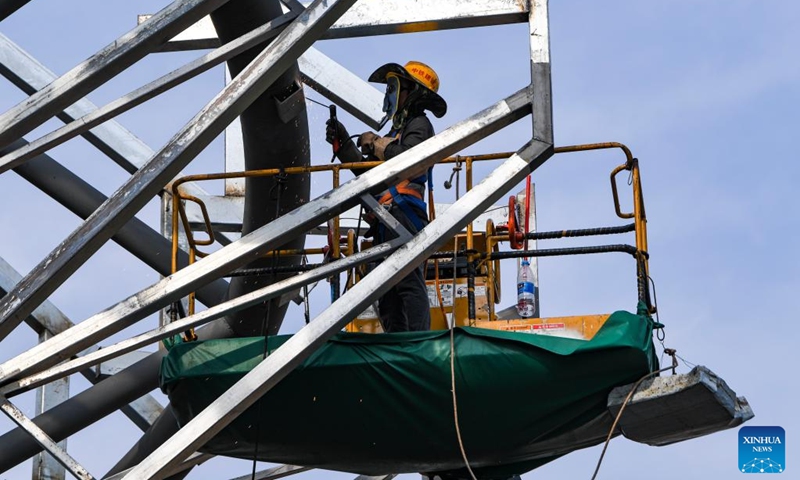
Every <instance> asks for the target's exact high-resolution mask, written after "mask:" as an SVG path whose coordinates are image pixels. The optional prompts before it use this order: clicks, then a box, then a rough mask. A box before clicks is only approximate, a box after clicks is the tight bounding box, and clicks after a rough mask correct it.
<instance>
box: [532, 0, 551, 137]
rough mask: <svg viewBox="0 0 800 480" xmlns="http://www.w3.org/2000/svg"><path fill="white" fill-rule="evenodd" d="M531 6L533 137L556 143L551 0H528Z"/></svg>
mask: <svg viewBox="0 0 800 480" xmlns="http://www.w3.org/2000/svg"><path fill="white" fill-rule="evenodd" d="M528 1H529V2H530V3H531V5H530V19H529V23H528V25H529V27H530V44H531V104H532V108H533V117H532V120H533V139H534V140H539V141H542V142H545V143H550V144H552V143H553V88H552V81H551V78H550V26H549V13H548V10H547V1H548V0H528Z"/></svg>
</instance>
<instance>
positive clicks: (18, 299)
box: [0, 0, 355, 339]
mask: <svg viewBox="0 0 800 480" xmlns="http://www.w3.org/2000/svg"><path fill="white" fill-rule="evenodd" d="M354 2H355V0H317V1H315V2H314V3H313V4H312V5H311V6H309V8H308V9H307V10H306V11H305V12H303V14H301V15H300V16H299V17H298V18H297V19H296V20H295V21H294V22H292V24H291V25H289V26H288V27H287V28H286V29H285V30H284V31H283V32H282V33H281V34H280V35H279V36H278V38H277V39H275V41H274V42H273V43H272V44H270V45H269V46H268V47H267V48H265V49H264V51H263V52H261V53H260V54H259V55H258V56H257V57H256V59H255V60H253V62H251V63H250V65H248V67H247V68H245V70H243V71H242V73H241V74H240V75H238V76H237V77H236V78H235V79H234V80H233V81H232V82H231V83H230V84H228V85H227V86H226V87H225V88H224V89H223V90H222V92H220V94H218V95H217V96H216V97H215V98H214V99H213V100H211V102H210V103H209V104H208V105H207V106H206V107H205V108H203V110H202V111H200V113H198V114H197V115H196V116H195V117H194V118H193V119H192V120H190V121H189V123H187V125H186V126H185V127H184V128H183V129H181V131H180V132H179V133H178V134H176V135H175V137H173V139H172V140H171V141H170V142H169V143H168V144H167V145H166V146H165V147H164V148H163V149H162V150H161V151H160V152H159V153H158V154H156V155H155V156H154V157H153V158H152V159H151V160H150V161H148V163H147V164H145V166H143V167H142V169H140V170H139V171H137V172H136V173H135V174H133V175H132V176H131V178H130V179H129V180H128V181H127V182H126V183H125V184H124V185H123V186H122V187H120V189H119V190H118V191H117V192H116V193H115V194H114V195H112V196H111V197H110V198H109V200H108V201H107V202H106V203H105V204H104V205H103V206H102V207H100V209H98V211H97V212H95V214H94V215H92V217H90V218H89V219H88V220H87V221H86V222H84V224H83V225H82V226H80V227H79V228H78V229H77V230H76V231H75V232H73V233H72V234H71V235H70V236H69V237H68V238H67V239H66V240H64V242H62V243H61V245H59V246H58V247H56V249H55V250H54V251H53V252H52V253H51V254H50V255H48V257H47V258H45V259H44V260H43V261H42V262H41V263H40V264H39V265H38V266H37V267H36V268H34V269H33V271H32V272H31V273H30V274H29V275H28V276H27V277H25V279H23V281H22V282H20V284H19V285H18V286H17V287H16V288H15V289H14V291H12V292H10V293H9V295H6V297H4V298H3V299H2V300H0V339H2V338H4V337H5V336H6V335H8V333H9V332H10V331H11V330H12V329H13V328H14V327H16V325H18V324H19V322H20V321H21V320H22V319H23V318H25V317H26V316H27V315H28V314H29V313H30V312H31V311H32V310H33V309H34V308H35V307H36V306H37V305H38V304H39V303H41V302H42V301H43V300H44V299H45V298H47V297H48V296H49V295H50V294H51V293H52V292H53V291H55V289H56V288H58V286H60V285H61V283H63V282H64V280H66V279H67V278H69V276H70V275H72V273H73V272H74V271H75V270H77V268H78V267H80V265H82V264H83V263H84V262H85V261H86V260H87V259H88V258H89V257H90V256H91V255H92V254H93V253H94V252H95V251H97V249H99V248H100V247H101V246H102V245H103V244H104V243H105V242H106V241H107V240H108V238H109V237H110V236H111V235H113V233H114V232H115V231H116V230H117V229H119V228H120V227H121V226H122V225H123V224H124V223H125V222H126V221H127V220H128V219H129V218H130V217H132V216H133V215H134V214H135V213H136V212H137V211H138V210H139V209H140V208H142V207H143V206H144V205H145V204H146V203H147V201H148V200H149V199H150V198H151V197H152V196H153V195H155V194H156V193H157V192H158V191H159V190H161V188H162V187H163V186H164V185H165V184H166V183H167V182H168V181H169V180H170V179H172V178H173V177H174V176H175V175H176V174H177V173H178V172H179V171H180V169H181V168H183V167H184V166H185V165H186V164H188V163H189V162H190V161H191V160H192V159H193V158H194V157H195V156H196V155H197V154H198V153H199V152H200V151H202V149H203V148H205V147H206V146H207V145H208V144H209V143H210V142H211V141H212V140H213V139H214V138H215V137H216V136H217V135H219V133H220V132H221V131H222V130H223V129H224V128H225V126H227V125H228V124H229V123H230V122H231V121H232V120H233V119H234V118H236V117H237V116H238V115H239V114H241V113H242V112H243V111H244V110H245V109H246V108H247V106H248V105H249V104H250V103H252V102H253V100H255V99H256V98H257V97H258V96H259V95H260V94H261V92H263V91H264V90H265V89H266V88H267V87H268V86H269V85H270V84H271V83H272V82H274V81H275V79H276V78H278V77H279V76H280V75H281V74H282V73H283V72H284V71H285V69H286V68H287V67H288V65H289V64H290V63H292V62H294V61H295V60H296V59H297V57H299V56H300V54H301V53H302V52H303V51H304V50H305V49H307V48H308V47H309V46H310V45H311V44H312V43H313V42H314V40H315V39H316V38H317V37H318V36H319V35H321V34H322V32H324V31H325V30H326V29H327V28H328V27H329V26H330V25H331V24H332V23H333V22H334V21H335V19H336V18H338V17H339V16H340V15H341V14H342V13H343V12H344V11H345V10H347V8H348V7H349V6H350V5H352V4H353V3H354ZM0 120H2V118H0ZM150 313H152V311H151V312H150Z"/></svg>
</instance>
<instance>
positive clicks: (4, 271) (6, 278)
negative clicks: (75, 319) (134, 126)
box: [0, 257, 163, 431]
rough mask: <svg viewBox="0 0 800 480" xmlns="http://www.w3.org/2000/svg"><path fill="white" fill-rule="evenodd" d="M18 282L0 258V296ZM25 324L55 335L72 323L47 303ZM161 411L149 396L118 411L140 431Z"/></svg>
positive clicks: (93, 378)
mask: <svg viewBox="0 0 800 480" xmlns="http://www.w3.org/2000/svg"><path fill="white" fill-rule="evenodd" d="M20 279H22V275H20V274H19V273H18V272H17V271H16V270H15V269H14V267H12V266H11V265H9V264H8V263H7V262H6V261H5V260H4V259H3V258H2V257H0V295H5V294H6V292H8V291H9V290H11V289H12V288H13V287H14V285H16V284H17V282H19V281H20ZM26 323H28V325H29V326H30V327H31V328H32V329H33V330H35V331H36V332H38V333H39V334H40V335H42V334H45V333H47V334H50V335H58V334H59V333H62V332H64V331H66V330H67V329H69V328H71V327H73V326H74V324H73V323H72V321H70V319H69V318H67V316H66V315H64V313H63V312H61V310H59V309H58V308H57V307H56V306H55V305H53V304H52V303H51V302H50V301H49V300H46V301H45V302H43V303H42V304H41V305H39V307H38V308H37V309H36V310H34V311H33V313H31V315H30V317H28V318H27V319H26ZM99 348H100V347H97V346H94V345H93V346H91V347H89V349H87V351H88V350H92V351H94V350H98V349H99ZM81 374H82V375H83V376H84V377H85V378H86V379H87V380H89V381H90V382H91V383H92V384H96V383H97V382H99V381H101V380H102V378H101V377H100V376H99V375H97V373H96V372H95V371H94V370H92V369H85V370H81ZM162 410H163V407H162V406H161V404H160V403H158V401H157V400H156V399H155V398H153V397H152V396H150V395H145V396H143V397H142V398H140V399H138V400H136V401H134V402H131V403H130V404H129V405H127V406H125V407H123V408H122V411H123V413H124V414H125V415H126V416H127V417H128V418H129V419H130V420H131V421H132V422H133V423H134V424H136V426H138V427H139V428H140V429H141V430H142V431H146V430H147V429H148V428H150V425H152V424H153V422H154V421H155V419H156V418H158V415H160V414H161V411H162Z"/></svg>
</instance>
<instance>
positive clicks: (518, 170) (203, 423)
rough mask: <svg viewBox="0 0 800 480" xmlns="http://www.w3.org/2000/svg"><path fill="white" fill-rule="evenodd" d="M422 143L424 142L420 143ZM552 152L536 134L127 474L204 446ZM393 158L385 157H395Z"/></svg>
mask: <svg viewBox="0 0 800 480" xmlns="http://www.w3.org/2000/svg"><path fill="white" fill-rule="evenodd" d="M422 145H425V143H423V144H421V145H420V147H421V146H422ZM413 150H416V148H415V149H412V151H413ZM406 153H408V152H406ZM552 154H553V146H552V144H545V143H542V142H538V141H535V140H534V141H531V142H530V143H529V144H528V145H526V146H525V147H523V148H522V149H521V150H520V151H519V152H517V154H515V155H513V156H512V157H511V158H509V159H508V160H506V161H505V162H504V163H503V164H502V165H500V166H499V167H497V168H496V169H495V170H494V171H493V172H492V173H491V174H490V175H489V176H487V177H486V178H485V179H484V180H483V181H482V182H481V183H480V184H478V185H477V186H476V187H475V188H473V189H472V190H470V191H469V192H467V193H466V194H465V195H464V196H463V197H462V198H461V199H460V200H458V201H457V202H456V203H454V204H453V205H452V206H451V207H450V208H449V209H447V211H445V212H444V213H443V214H442V215H441V216H439V217H437V218H436V219H435V220H433V221H432V222H431V223H430V224H428V226H426V227H425V228H424V229H423V230H422V231H421V232H420V233H419V234H418V235H417V236H415V237H414V238H413V239H412V240H411V241H410V242H408V243H406V244H405V245H403V246H402V247H400V248H399V249H398V250H397V251H396V252H395V253H393V254H392V255H391V256H389V257H388V258H387V259H386V260H384V261H383V262H382V263H380V264H379V265H378V266H377V267H376V268H375V269H374V270H373V271H372V272H371V273H370V274H368V275H367V276H366V277H364V278H363V279H362V280H361V281H360V282H358V283H357V284H355V286H353V287H352V288H351V289H350V290H348V291H347V292H346V293H345V294H344V295H342V297H341V298H340V299H339V300H337V301H336V302H334V303H333V304H332V305H331V306H330V307H329V308H328V309H326V310H325V311H324V312H323V313H322V314H320V315H319V316H318V317H317V318H315V319H314V320H313V321H312V322H311V323H309V324H308V325H306V326H305V327H303V328H302V329H300V331H299V332H297V333H296V334H295V335H294V336H292V338H290V339H289V340H288V341H287V342H286V343H284V344H283V345H282V346H281V347H280V348H278V349H277V350H276V351H275V352H273V353H272V354H270V355H269V356H268V357H267V358H266V359H264V360H263V361H262V362H261V363H260V364H258V365H257V366H256V367H255V368H254V369H253V370H251V371H250V372H249V373H248V374H247V375H245V376H244V377H243V378H242V379H241V380H240V381H238V382H237V383H236V384H234V385H233V386H232V387H231V388H230V389H228V390H227V391H226V392H225V393H224V394H222V395H221V396H220V397H219V398H218V399H217V400H215V401H214V402H213V403H212V404H211V405H209V406H208V408H206V409H205V410H203V411H202V412H200V413H199V414H198V415H197V416H195V417H194V418H193V419H192V420H191V421H190V422H189V423H188V424H186V425H185V426H184V427H183V428H182V429H181V430H179V431H178V432H177V433H176V434H175V435H173V436H172V438H170V439H169V440H168V441H167V442H165V443H164V444H163V445H162V446H161V447H159V448H158V449H156V450H155V451H154V452H153V453H152V454H150V456H148V457H147V458H146V459H144V460H143V461H142V462H141V463H140V464H139V465H137V466H136V467H135V468H133V469H132V470H131V471H130V472H129V473H128V475H126V476H125V477H124V478H126V479H127V478H129V479H137V478H154V479H160V478H164V477H165V475H166V473H167V472H168V471H169V470H170V469H171V468H172V467H174V466H175V465H178V464H180V463H181V461H182V460H183V458H185V457H187V456H188V455H190V454H192V453H193V452H194V451H195V450H196V449H198V448H200V447H202V446H203V445H204V444H205V443H206V442H207V441H208V440H210V439H211V438H212V437H214V436H215V435H216V434H217V433H218V432H219V431H221V430H222V429H223V428H225V426H227V425H228V424H229V423H230V422H231V421H233V420H234V419H235V418H236V417H237V416H238V415H239V414H241V413H242V412H244V411H245V410H246V409H247V408H249V407H250V406H251V405H253V404H254V403H255V402H256V401H257V400H258V399H259V398H261V397H262V396H263V395H264V394H265V393H266V392H267V391H269V390H270V389H271V388H272V387H273V386H275V385H276V384H277V383H278V382H280V380H282V379H283V378H284V377H285V376H286V375H288V374H289V373H290V372H291V371H292V370H294V369H295V368H296V367H297V366H299V365H300V364H301V363H302V362H303V361H304V360H305V359H306V358H308V357H309V356H310V355H311V354H312V353H313V352H314V351H316V350H317V349H318V348H319V347H320V346H321V345H323V344H324V343H325V342H326V341H327V340H328V339H330V338H331V337H332V336H333V335H335V334H336V332H338V331H339V330H341V329H342V328H343V327H344V326H345V325H346V324H347V323H348V322H350V321H351V320H352V319H353V318H354V317H355V316H356V315H358V314H359V313H360V312H362V311H363V310H364V309H365V308H367V306H369V305H370V304H371V303H372V302H373V301H374V300H376V299H377V298H379V297H380V296H381V295H383V294H384V293H386V291H388V290H389V289H390V288H391V287H392V286H393V285H394V284H395V283H397V281H399V279H401V278H403V277H404V276H405V275H407V274H408V273H410V272H411V271H412V270H413V269H414V268H416V267H417V265H419V263H420V262H422V261H424V260H425V258H426V257H427V256H428V255H430V254H431V253H432V252H434V251H436V250H437V249H438V248H439V247H441V246H442V245H443V244H444V243H445V242H446V241H447V240H448V239H449V238H451V237H452V236H453V235H455V234H456V233H458V232H459V231H461V229H462V228H463V227H464V225H466V224H467V223H469V222H470V221H472V220H474V219H475V217H477V216H478V215H479V214H480V213H481V212H483V211H484V210H485V209H486V208H487V207H489V206H490V205H492V204H493V203H494V202H495V201H497V200H498V199H500V198H501V197H502V196H503V195H504V194H505V192H506V191H508V189H510V188H511V187H512V186H513V185H514V184H515V183H517V182H519V181H521V180H522V179H524V178H525V176H526V175H527V174H528V173H530V172H531V171H533V170H534V169H536V168H537V167H538V166H539V165H541V164H542V163H544V161H545V160H547V159H548V158H549V157H550V156H551V155H552ZM403 155H405V154H403ZM401 156H402V155H399V156H398V157H396V158H395V160H398V159H400V157H401ZM395 160H392V161H390V162H387V163H395ZM396 163H400V162H399V161H398V162H396ZM376 168H379V167H376ZM368 173H369V172H368ZM364 175H366V174H362V177H363V176H364Z"/></svg>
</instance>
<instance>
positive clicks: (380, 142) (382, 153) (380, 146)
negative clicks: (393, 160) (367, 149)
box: [372, 137, 396, 160]
mask: <svg viewBox="0 0 800 480" xmlns="http://www.w3.org/2000/svg"><path fill="white" fill-rule="evenodd" d="M395 140H396V139H395V138H392V137H378V138H376V139H375V140H374V141H373V142H372V150H373V152H374V154H375V156H376V157H378V158H379V159H381V160H386V146H387V145H389V144H390V143H392V142H394V141H395Z"/></svg>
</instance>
